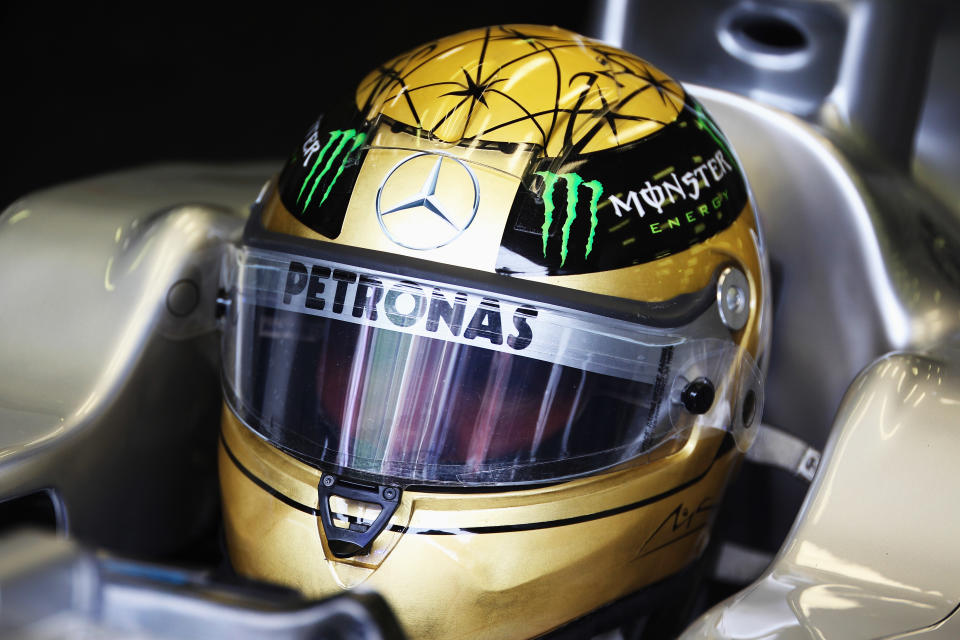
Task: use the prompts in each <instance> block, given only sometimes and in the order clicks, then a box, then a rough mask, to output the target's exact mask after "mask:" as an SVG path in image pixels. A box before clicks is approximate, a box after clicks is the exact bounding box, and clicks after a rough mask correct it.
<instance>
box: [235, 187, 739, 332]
mask: <svg viewBox="0 0 960 640" xmlns="http://www.w3.org/2000/svg"><path fill="white" fill-rule="evenodd" d="M262 211H263V204H262V203H261V204H259V205H255V207H254V208H253V210H252V211H251V213H250V220H249V221H248V223H247V224H246V226H245V227H244V231H243V239H242V244H243V245H245V246H248V247H252V248H256V249H264V250H267V251H276V252H281V253H290V252H291V251H292V252H294V253H297V254H299V255H302V256H306V257H309V258H315V259H317V260H326V261H332V262H341V263H345V264H351V265H354V266H356V267H358V268H361V269H369V270H373V271H387V272H390V273H394V274H396V275H398V276H403V277H409V278H414V279H427V280H429V279H432V278H436V277H437V272H438V269H439V267H438V266H437V264H436V263H434V262H430V261H429V260H420V259H417V258H410V257H407V256H403V255H399V254H394V253H383V252H380V251H373V250H370V249H362V248H359V247H351V246H347V245H342V244H336V243H332V242H325V241H323V240H318V239H313V238H303V237H299V236H293V235H288V234H283V233H278V232H275V231H270V230H268V229H267V228H266V227H264V226H263V220H262V219H261V214H262ZM725 266H728V265H719V266H718V268H717V273H716V274H715V275H714V278H713V279H712V280H711V282H710V283H709V284H708V285H707V286H706V287H704V288H703V289H701V290H699V291H696V292H693V293H686V294H681V295H678V296H676V297H675V298H672V299H670V300H665V301H662V302H641V301H637V300H628V299H625V298H617V297H614V296H608V295H603V294H596V293H589V292H585V291H580V290H577V289H572V288H568V287H561V286H558V285H554V284H550V283H545V282H540V281H530V280H524V279H522V278H515V277H510V276H505V275H502V274H497V273H488V272H484V271H477V270H475V269H467V268H465V267H457V266H453V265H446V264H445V265H443V267H442V270H443V279H444V281H445V282H446V283H448V284H449V285H451V286H454V287H471V288H475V289H483V290H486V291H489V292H491V293H494V294H499V295H504V296H515V297H520V298H528V299H531V300H536V301H538V302H543V303H547V304H554V305H558V306H564V307H568V308H571V309H576V310H579V311H586V312H588V313H594V314H597V315H603V316H607V317H611V318H616V319H619V320H626V321H628V322H634V323H637V324H643V325H647V326H650V327H657V328H666V327H679V326H683V325H685V324H689V323H690V322H692V321H693V320H695V319H696V318H698V317H700V316H701V315H702V314H703V313H704V312H705V311H706V310H707V309H708V308H709V307H710V306H711V305H713V304H715V302H716V279H717V277H718V276H719V274H720V272H721V271H722V270H723V268H724V267H725Z"/></svg>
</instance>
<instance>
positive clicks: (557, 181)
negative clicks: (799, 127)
mask: <svg viewBox="0 0 960 640" xmlns="http://www.w3.org/2000/svg"><path fill="white" fill-rule="evenodd" d="M765 260H766V258H765V254H764V246H763V242H762V237H761V234H760V230H759V228H758V223H757V217H756V215H755V213H754V210H753V208H752V206H751V202H750V196H749V191H748V187H747V185H746V182H745V180H744V176H743V174H742V171H741V169H740V166H739V164H738V162H737V158H736V156H735V155H734V154H733V152H732V151H731V149H730V147H729V145H728V143H727V141H726V139H725V138H724V137H723V135H722V134H721V133H720V131H719V130H718V129H717V127H716V125H715V124H714V122H713V120H711V118H710V116H709V115H708V114H707V113H706V112H705V111H704V109H703V108H702V106H701V105H700V104H699V103H698V102H697V101H696V100H695V99H694V98H693V97H691V96H690V95H689V94H688V93H686V92H685V91H684V89H683V87H681V86H680V85H679V84H677V83H676V82H674V81H673V80H671V79H670V78H669V77H667V76H666V75H664V74H663V73H662V72H660V71H659V70H657V69H656V68H654V67H653V66H651V65H650V64H648V63H646V62H644V61H643V60H640V59H639V58H637V57H635V56H633V55H631V54H629V53H627V52H625V51H622V50H620V49H617V48H615V47H611V46H608V45H605V44H603V43H601V42H598V41H595V40H590V39H588V38H585V37H582V36H579V35H577V34H575V33H571V32H569V31H565V30H562V29H559V28H556V27H552V28H548V27H540V26H527V25H517V26H496V27H489V28H485V29H476V30H472V31H466V32H463V33H460V34H457V35H453V36H450V37H446V38H441V39H439V40H436V41H434V42H430V43H428V44H425V45H423V46H420V47H418V48H416V49H413V50H412V51H409V52H407V53H405V54H403V55H401V56H398V57H396V58H394V59H392V60H390V61H388V62H386V63H385V64H384V65H383V66H381V67H379V68H377V69H376V70H375V71H373V72H372V73H370V74H369V75H368V76H367V77H366V78H364V79H363V81H362V82H361V83H360V85H359V87H358V88H357V90H356V94H355V95H354V96H353V100H351V101H350V103H349V104H348V106H347V107H346V108H345V109H343V110H342V112H339V113H330V114H327V115H325V116H323V117H321V118H319V119H318V120H317V121H316V122H315V123H314V124H313V125H312V126H311V127H310V129H309V130H308V131H307V134H306V136H305V138H304V139H303V142H302V144H301V145H300V146H299V147H298V148H297V149H296V151H295V153H294V154H293V155H292V157H291V158H290V159H289V161H288V162H287V164H286V167H285V168H284V169H283V171H282V173H281V174H280V176H279V178H278V179H277V180H275V181H274V182H273V183H272V184H271V186H270V188H269V190H267V191H265V193H264V194H263V195H262V196H261V198H259V199H258V201H257V204H256V205H255V207H254V210H253V213H252V215H251V218H250V221H249V223H248V225H247V227H246V230H245V233H244V236H243V241H242V243H241V244H240V246H239V247H238V248H237V249H236V250H235V251H231V252H230V257H229V259H228V266H227V269H225V273H226V275H225V288H226V289H227V291H228V297H229V300H230V303H229V307H228V312H227V313H226V314H225V319H224V342H223V372H224V391H225V404H224V409H223V419H222V439H221V446H220V456H219V463H220V480H221V484H222V496H223V514H224V520H225V531H226V540H227V546H228V549H229V554H230V559H231V561H232V563H233V565H234V567H235V569H236V570H237V571H238V572H239V573H241V574H243V575H246V576H250V577H254V578H259V579H263V580H268V581H272V582H276V583H281V584H284V585H289V586H291V587H294V588H296V589H298V590H300V591H302V592H303V593H305V594H307V595H309V596H316V597H323V596H327V595H332V594H335V593H337V592H339V591H341V590H344V589H351V588H355V587H363V588H370V589H374V590H376V591H378V592H379V593H381V594H382V595H383V596H384V597H385V598H386V599H387V600H388V602H389V603H390V604H391V606H392V607H393V609H394V610H395V612H396V614H397V615H398V617H399V619H400V621H401V623H402V625H403V627H404V628H405V630H406V632H407V633H409V634H410V636H411V637H428V638H527V637H533V636H538V635H541V634H544V633H546V632H549V631H550V630H553V629H557V628H560V627H563V626H564V625H567V624H569V623H570V622H571V621H573V620H576V619H579V618H582V617H583V616H585V615H587V614H588V613H589V612H592V611H594V610H597V609H600V608H602V607H604V606H606V605H610V604H611V603H616V602H618V601H624V599H625V598H631V597H635V596H636V594H638V593H640V594H642V593H645V592H648V591H651V590H656V589H658V588H660V587H661V586H662V585H664V584H669V583H670V580H671V579H672V578H671V576H677V575H682V574H684V572H685V571H688V570H689V567H691V566H692V565H693V564H694V563H695V561H696V560H697V559H698V557H699V556H700V555H701V553H702V552H703V550H704V548H705V546H706V544H707V541H708V536H709V530H710V525H711V521H712V519H713V516H714V514H715V512H716V510H717V507H718V504H719V503H720V500H721V497H722V494H723V491H724V487H725V485H726V484H727V481H728V479H729V478H730V476H731V474H732V473H733V471H734V470H735V469H736V467H737V464H738V462H739V460H740V459H741V457H742V453H743V452H744V451H745V450H746V448H747V447H748V446H749V445H750V442H751V440H752V436H753V432H754V431H756V426H755V425H756V424H757V423H758V422H759V414H760V411H761V406H762V373H761V368H762V365H760V366H758V363H761V362H762V359H763V354H764V350H765V348H766V345H767V341H768V336H767V325H768V321H767V319H766V308H767V306H768V305H767V303H766V298H767V291H766V288H765V287H766V280H767V277H766V275H765V272H766V262H765ZM685 595H686V594H683V596H677V597H685ZM568 628H569V627H568Z"/></svg>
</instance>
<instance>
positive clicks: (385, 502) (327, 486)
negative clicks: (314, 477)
mask: <svg viewBox="0 0 960 640" xmlns="http://www.w3.org/2000/svg"><path fill="white" fill-rule="evenodd" d="M317 493H318V494H319V496H318V497H319V500H318V506H319V508H318V511H319V515H320V523H321V525H322V526H323V534H324V536H325V537H326V539H327V545H328V546H329V547H330V552H331V553H333V555H334V556H336V557H337V558H351V557H353V556H356V555H362V554H364V553H366V552H367V551H368V550H369V549H370V545H371V544H373V541H374V540H376V539H377V536H378V535H380V533H381V532H382V531H383V530H384V529H385V528H386V526H387V523H388V522H390V518H391V517H392V516H393V514H394V512H395V511H396V510H397V506H398V505H399V504H400V494H401V489H400V488H399V487H394V486H387V485H363V484H358V483H356V482H349V481H346V480H343V479H342V478H337V477H336V476H333V475H330V474H326V475H324V476H323V478H322V479H321V480H320V484H319V485H318V486H317ZM333 496H338V497H340V498H345V499H347V500H356V501H358V502H364V503H368V504H371V505H376V506H379V507H380V513H379V514H378V515H377V517H376V519H374V521H373V522H371V523H366V522H360V521H358V522H348V525H347V526H346V527H338V526H337V525H335V524H334V523H333V521H334V516H333V512H332V510H331V509H330V498H331V497H333Z"/></svg>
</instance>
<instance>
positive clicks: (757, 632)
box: [683, 346, 960, 640]
mask: <svg viewBox="0 0 960 640" xmlns="http://www.w3.org/2000/svg"><path fill="white" fill-rule="evenodd" d="M958 408H960V350H958V349H957V347H956V346H953V347H949V346H945V347H942V348H939V349H936V350H933V351H931V352H929V353H926V354H909V353H896V354H892V355H888V356H885V357H883V358H881V359H879V360H877V361H876V362H875V363H873V364H872V365H871V366H870V367H869V368H867V369H866V371H864V373H863V374H862V375H860V376H859V377H858V378H857V380H856V381H855V382H854V384H853V385H852V386H851V388H850V391H849V392H848V393H847V395H846V397H845V399H844V402H843V405H842V406H841V408H840V411H839V412H838V415H837V421H836V426H835V428H834V431H833V434H832V435H831V438H830V442H829V444H828V447H827V451H826V452H825V454H824V464H823V468H822V469H821V471H820V473H819V474H818V475H817V478H816V480H815V481H814V484H813V485H812V487H811V490H810V493H809V494H808V496H807V501H806V503H805V504H804V507H803V509H802V510H801V515H800V517H799V519H798V520H797V522H796V524H795V525H794V528H793V531H792V532H791V534H790V536H789V537H788V542H787V544H786V545H784V547H783V548H782V549H781V551H780V553H779V555H778V556H777V558H776V560H775V561H774V563H773V565H772V566H771V567H770V568H769V569H768V570H767V571H766V572H765V573H764V575H763V576H762V577H761V578H760V579H759V580H758V581H757V582H755V583H754V584H753V585H751V586H750V587H748V588H747V589H745V590H744V591H742V592H740V593H739V594H737V595H735V596H733V597H732V598H730V599H728V600H726V601H725V602H723V603H721V604H719V605H717V606H716V607H714V608H713V609H711V610H710V611H709V612H708V613H707V614H705V616H704V617H702V618H701V619H700V620H699V621H698V622H697V623H696V624H695V625H694V626H693V627H692V628H691V629H689V630H688V631H687V632H686V634H685V635H684V636H683V638H684V640H693V639H705V638H710V639H715V640H719V639H721V638H723V639H728V640H733V639H737V640H747V639H750V640H760V639H761V638H763V639H764V640H787V639H793V638H831V639H832V638H844V639H850V640H855V639H857V638H864V639H867V638H881V637H883V638H887V637H901V635H900V634H907V635H906V636H905V637H930V638H943V637H955V636H950V635H949V632H954V633H955V632H956V630H957V628H958V627H957V625H956V618H955V613H956V611H957V606H958V603H960V577H958V576H960V553H958V551H957V545H956V532H957V530H958V529H960V514H958V512H957V509H956V496H957V494H958V492H960V474H958V473H957V472H956V461H957V459H958V457H960V438H958V437H957V436H958V430H957V425H958V421H957V415H958V413H957V412H958ZM927 634H929V636H928V635H927Z"/></svg>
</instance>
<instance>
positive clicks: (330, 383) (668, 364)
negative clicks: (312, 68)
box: [223, 248, 761, 486]
mask: <svg viewBox="0 0 960 640" xmlns="http://www.w3.org/2000/svg"><path fill="white" fill-rule="evenodd" d="M231 260H232V265H231V266H232V268H231V269H228V272H229V273H231V274H232V275H231V277H230V283H229V288H230V292H231V306H230V312H229V314H228V315H227V318H226V321H225V331H224V344H223V359H224V368H223V369H224V380H225V385H226V392H227V394H226V395H227V399H228V402H229V403H230V405H231V406H232V408H233V409H234V411H235V413H236V414H237V415H238V416H239V417H240V418H241V419H242V420H243V421H244V422H245V423H246V424H247V425H248V426H249V427H250V428H251V429H253V430H254V431H255V432H257V433H258V434H260V435H261V436H262V437H263V438H265V439H266V440H268V441H269V442H271V443H273V444H274V445H276V446H278V447H280V448H282V449H284V450H286V451H288V452H290V453H292V454H294V455H296V456H297V457H299V458H300V459H303V460H305V461H307V462H309V463H312V464H314V465H316V466H319V467H321V468H323V469H326V470H330V471H334V472H338V473H343V472H351V473H354V474H356V475H357V476H359V477H365V478H370V479H377V480H383V481H393V482H400V483H403V484H423V485H431V484H434V485H437V484H439V485H446V484H456V485H461V486H464V485H466V486H483V485H492V484H498V485H504V484H523V483H533V482H545V481H559V480H563V479H566V478H571V477H575V476H580V475H584V474H587V473H591V472H594V471H597V470H600V469H606V468H610V467H614V466H617V465H621V464H624V463H628V462H631V461H638V462H642V461H648V460H652V459H655V458H659V457H662V456H665V455H669V454H670V453H673V452H675V451H677V450H678V449H680V448H681V447H682V446H683V445H684V443H685V442H686V441H687V440H688V438H689V437H690V434H691V433H692V432H693V430H694V428H695V427H696V428H712V429H720V430H729V431H731V432H732V433H733V435H734V436H735V438H736V439H737V442H738V445H739V446H740V447H741V448H745V447H746V446H747V445H748V444H749V441H750V439H751V437H750V436H751V431H755V429H750V424H751V423H752V422H753V421H754V419H755V416H758V415H759V413H760V407H761V393H760V376H759V372H758V371H757V369H756V367H755V365H754V364H753V361H752V360H751V358H750V357H749V355H748V354H747V353H746V352H745V351H743V350H742V349H740V348H739V347H737V345H736V344H734V343H733V342H732V341H731V340H730V337H729V333H728V332H727V333H724V332H725V329H723V327H722V325H721V324H720V323H719V317H718V314H717V310H716V308H715V307H711V308H709V309H707V310H706V312H704V313H703V314H702V316H701V317H700V318H699V319H698V320H696V321H694V322H693V323H691V324H689V325H687V326H685V327H681V328H676V329H656V328H649V327H645V326H642V325H638V324H635V323H631V322H626V321H622V320H616V319H611V318H607V317H603V316H599V315H594V314H591V313H586V312H581V311H573V310H570V309H565V308H561V307H557V306H553V305H550V304H544V303H542V302H535V301H531V300H523V299H519V298H516V297H509V296H503V295H498V294H490V293H489V292H483V291H479V290H474V289H470V288H464V287H459V286H449V285H446V284H444V283H441V282H434V281H426V280H420V279H411V278H406V277H401V276H397V275H391V274H388V273H383V272H375V271H370V270H365V269H358V268H355V267H352V266H350V265H345V264H338V263H333V262H329V261H323V260H317V259H313V258H307V257H301V256H295V255H289V254H281V253H274V252H269V251H263V250H257V249H249V248H247V249H243V250H240V251H237V252H233V253H232V254H231ZM691 390H693V391H691ZM698 392H699V396H697V393H698ZM691 395H692V396H693V399H692V400H691ZM707 400H709V402H707Z"/></svg>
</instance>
